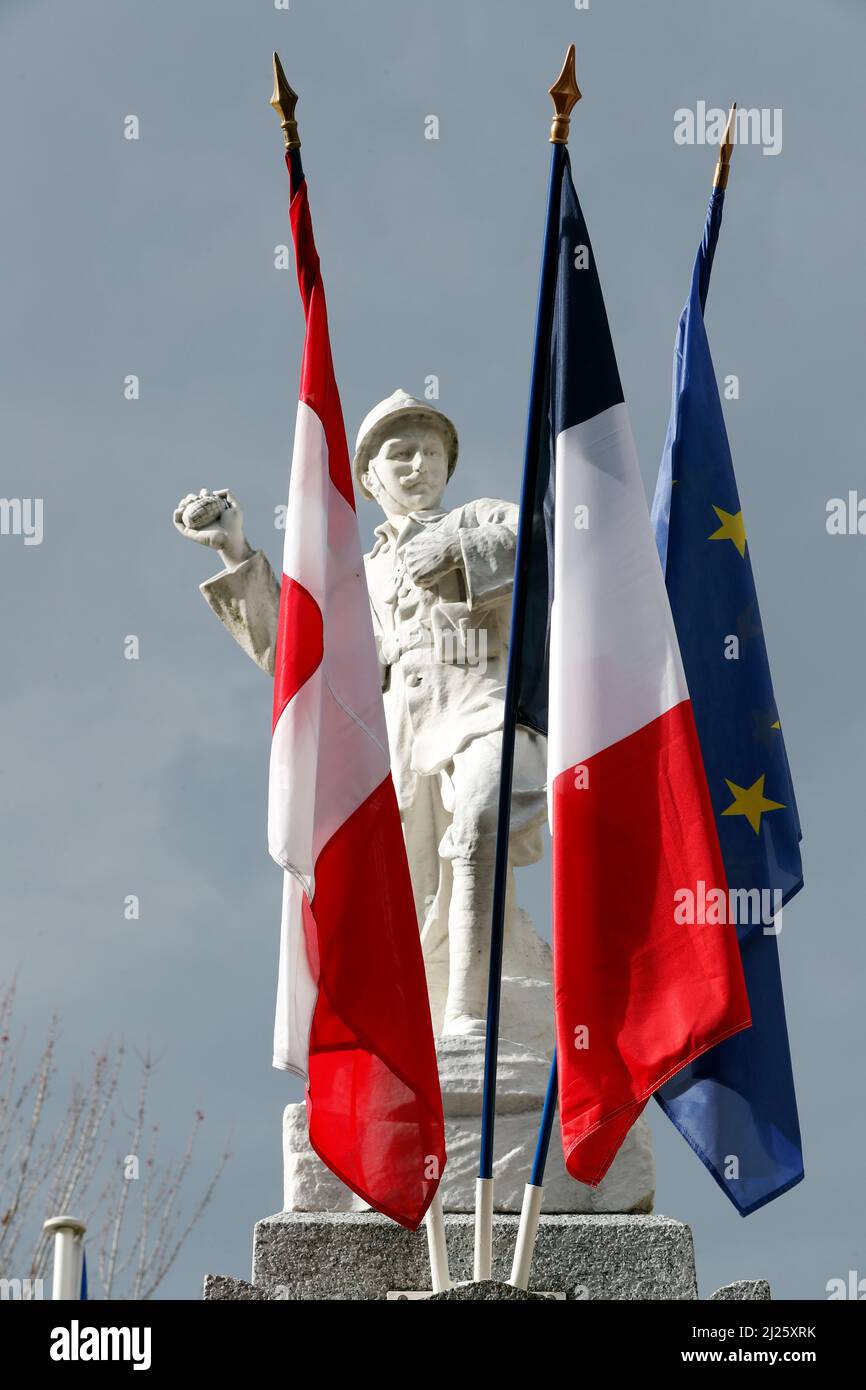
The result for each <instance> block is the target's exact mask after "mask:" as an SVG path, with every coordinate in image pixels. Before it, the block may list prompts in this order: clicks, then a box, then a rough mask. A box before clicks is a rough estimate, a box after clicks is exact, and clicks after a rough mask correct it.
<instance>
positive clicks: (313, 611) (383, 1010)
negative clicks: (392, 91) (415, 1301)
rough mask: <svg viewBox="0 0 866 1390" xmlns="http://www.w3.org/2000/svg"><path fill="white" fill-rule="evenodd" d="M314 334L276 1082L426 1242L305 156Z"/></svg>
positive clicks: (377, 731)
mask: <svg viewBox="0 0 866 1390" xmlns="http://www.w3.org/2000/svg"><path fill="white" fill-rule="evenodd" d="M287 163H288V166H289V175H290V185H291V206H290V219H291V225H292V235H293V238H294V243H295V255H296V260H297V269H298V281H299V284H300V290H301V299H302V301H303V306H304V314H305V320H306V337H305V342H304V355H303V364H302V368H301V386H300V401H299V404H298V416H297V425H296V429H295V444H294V453H293V458H292V471H291V481H290V486H289V503H288V513H287V519H286V537H285V551H284V559H283V579H282V587H281V594H280V618H279V629H278V637H277V647H276V658H275V666H276V670H275V681H274V720H273V742H272V746H271V765H270V787H269V800H268V839H269V848H270V852H271V855H272V856H273V858H274V859H275V860H276V861H277V863H278V864H279V865H281V867H282V868H283V869H284V870H285V877H284V892H283V914H282V929H281V949H280V974H279V984H278V996H277V1017H276V1026H275V1033H274V1065H275V1066H277V1067H280V1068H283V1069H285V1070H288V1071H293V1072H296V1073H297V1074H298V1075H299V1076H301V1077H303V1078H304V1080H305V1081H306V1083H307V1114H308V1120H309V1133H310V1142H311V1144H312V1146H313V1148H314V1149H315V1150H316V1152H317V1153H318V1154H319V1156H320V1158H321V1159H322V1160H323V1161H324V1162H325V1163H326V1164H327V1165H328V1167H329V1168H330V1169H331V1170H332V1171H333V1172H334V1173H336V1174H337V1176H338V1177H339V1178H341V1179H342V1180H343V1182H345V1183H346V1184H347V1186H348V1187H350V1188H351V1189H352V1190H353V1191H354V1192H356V1193H357V1194H358V1195H359V1196H360V1197H362V1198H363V1199H364V1201H366V1202H368V1203H369V1204H370V1205H371V1206H373V1207H375V1208H376V1209H377V1210H378V1211H380V1212H383V1213H384V1214H385V1215H386V1216H390V1217H391V1218H392V1219H393V1220H395V1221H398V1222H400V1224H401V1225H404V1226H408V1227H409V1228H410V1229H413V1230H414V1229H415V1227H417V1226H418V1224H419V1223H420V1222H421V1220H422V1218H423V1217H424V1214H425V1212H426V1210H427V1208H428V1207H429V1205H430V1203H431V1202H432V1200H433V1198H434V1196H435V1194H436V1189H437V1187H438V1184H439V1181H440V1179H441V1177H442V1172H443V1170H444V1167H445V1140H444V1121H443V1116H442V1098H441V1094H440V1089H439V1076H438V1071H437V1066H436V1051H435V1044H434V1040H433V1029H432V1024H431V1019H430V1005H429V1001H428V995H427V982H426V978H425V973H424V963H423V959H422V953H421V943H420V937H419V932H418V922H417V917H416V914H415V907H414V900H413V896H412V886H411V882H410V878H409V866H408V862H407V859H406V850H405V846H404V842H403V831H402V827H401V824H400V816H399V812H398V809H397V800H396V795H395V792H394V787H393V784H392V780H391V763H390V756H389V752H388V735H387V732H386V728H385V715H384V709H383V705H382V691H381V685H380V680H379V670H378V664H377V660H376V648H375V643H374V638H373V627H372V619H371V616H370V604H369V598H368V595H367V584H366V578H365V574H364V564H363V559H362V554H361V542H360V536H359V532H358V522H357V517H356V515H355V503H354V494H353V489H352V476H351V470H350V465H349V454H348V449H347V445H346V433H345V428H344V425H343V416H342V409H341V406H340V398H339V394H338V391H337V384H336V380H335V377H334V368H333V362H332V358H331V348H330V341H329V334H328V317H327V310H326V307H325V294H324V288H323V285H322V277H321V273H320V269H319V257H318V254H317V252H316V247H315V242H314V240H313V229H312V223H311V220H310V209H309V202H308V197H307V184H306V180H305V179H304V176H303V171H302V169H301V162H300V155H299V152H298V151H297V150H292V151H291V152H290V153H289V155H288V156H287Z"/></svg>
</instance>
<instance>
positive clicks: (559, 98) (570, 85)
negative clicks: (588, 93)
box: [548, 43, 581, 145]
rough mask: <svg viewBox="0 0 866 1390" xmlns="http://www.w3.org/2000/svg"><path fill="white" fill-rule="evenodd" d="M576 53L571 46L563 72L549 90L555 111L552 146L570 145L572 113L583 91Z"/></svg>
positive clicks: (571, 45) (551, 138) (551, 131)
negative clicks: (578, 76)
mask: <svg viewBox="0 0 866 1390" xmlns="http://www.w3.org/2000/svg"><path fill="white" fill-rule="evenodd" d="M574 53H575V49H574V44H573V43H572V44H569V46H568V52H567V53H566V55H565V62H564V63H563V65H562V72H561V73H560V74H559V76H558V77H557V79H556V81H555V82H554V84H553V86H552V87H549V88H548V91H549V93H550V99H551V101H552V102H553V110H554V117H553V122H552V124H551V127H550V143H551V144H552V145H567V144H568V128H569V125H570V124H571V113H572V111H573V110H574V108H575V106H576V105H577V103H578V102H579V101H580V98H581V90H580V88H579V87H578V85H577V74H576V72H575V68H574Z"/></svg>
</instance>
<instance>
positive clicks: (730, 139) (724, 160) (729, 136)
mask: <svg viewBox="0 0 866 1390" xmlns="http://www.w3.org/2000/svg"><path fill="white" fill-rule="evenodd" d="M736 119H737V103H736V102H735V101H733V102H731V109H730V112H729V114H728V123H727V125H726V126H725V133H724V135H723V136H722V143H721V145H720V146H719V158H718V161H717V163H716V170H715V173H714V174H713V188H718V189H719V190H720V192H724V191H725V189H726V188H727V186H728V177H729V175H730V172H731V155H732V154H733V152H734V124H735V122H736Z"/></svg>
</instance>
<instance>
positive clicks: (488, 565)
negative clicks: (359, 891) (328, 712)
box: [175, 391, 546, 1035]
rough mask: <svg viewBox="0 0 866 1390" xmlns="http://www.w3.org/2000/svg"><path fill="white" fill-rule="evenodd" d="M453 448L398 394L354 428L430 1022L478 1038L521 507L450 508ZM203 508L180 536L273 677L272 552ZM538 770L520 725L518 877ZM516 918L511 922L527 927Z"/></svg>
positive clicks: (532, 833) (540, 812)
mask: <svg viewBox="0 0 866 1390" xmlns="http://www.w3.org/2000/svg"><path fill="white" fill-rule="evenodd" d="M457 451H458V442H457V431H456V430H455V428H454V426H453V424H452V423H451V421H450V420H449V419H448V418H447V417H446V416H445V415H443V414H442V413H441V412H440V411H438V410H436V409H434V408H433V406H431V405H430V404H428V403H427V402H426V401H422V400H418V399H416V398H415V397H413V396H410V395H407V393H406V392H405V391H395V392H394V394H393V395H392V396H390V397H389V398H388V399H387V400H385V401H382V402H381V403H380V404H379V405H377V406H376V407H375V408H374V409H373V410H372V411H371V412H370V414H369V415H368V416H367V418H366V419H365V420H364V422H363V424H362V425H361V429H360V431H359V434H358V441H357V446H356V452H355V460H354V473H355V479H356V482H357V484H358V487H359V489H360V491H361V492H362V493H363V495H364V496H366V497H368V498H373V499H375V500H376V501H377V502H378V503H379V505H380V506H381V508H382V510H383V512H384V513H385V520H384V521H383V522H382V524H381V525H380V526H378V527H377V528H376V541H375V544H374V546H373V549H372V550H371V551H370V553H369V554H368V555H367V556H365V563H366V571H367V584H368V588H369V592H370V604H371V607H372V612H373V627H374V632H375V636H376V646H377V651H378V656H379V665H380V671H381V678H382V690H383V697H384V703H385V715H386V720H387V725H388V737H389V742H390V749H391V762H392V770H393V776H394V783H395V786H396V789H397V798H398V802H399V806H400V814H401V817H402V821H403V827H404V832H405V837H406V847H407V853H408V858H409V865H410V869H411V873H412V881H413V887H414V892H415V904H416V909H417V912H418V919H419V923H420V924H421V932H422V941H423V944H424V951H425V959H426V961H427V966H428V978H429V981H430V987H431V1004H432V1006H433V1010H434V1021H435V1023H436V1024H437V1031H438V1032H439V1033H443V1034H449V1035H450V1034H463V1033H469V1034H473V1033H475V1034H477V1033H481V1032H483V1029H484V1016H485V1009H486V999H487V966H488V955H489V937H490V919H491V910H492V896H493V860H494V852H495V845H496V818H497V798H498V788H499V761H500V752H501V742H502V737H501V730H502V717H503V708H504V706H503V697H504V687H505V677H506V670H507V663H508V634H509V625H510V617H511V589H512V582H513V575H514V551H515V544H516V538H517V507H516V506H514V505H513V504H512V503H508V502H500V501H494V500H490V499H486V498H485V499H481V500H480V501H477V502H470V503H468V504H466V505H465V506H462V507H457V508H455V509H454V510H452V511H448V510H446V509H444V508H443V507H442V499H443V494H444V491H445V486H446V483H447V482H448V480H449V478H450V477H451V475H452V473H453V472H454V468H455V465H456V463H457ZM208 496H212V495H210V494H206V493H202V494H201V495H200V497H199V498H196V497H194V496H192V495H191V496H189V497H186V498H184V499H183V501H182V502H181V503H180V504H179V506H178V508H177V511H176V513H175V524H176V526H177V527H178V529H179V530H180V531H181V532H182V533H183V534H184V535H186V536H189V537H190V538H191V539H193V540H196V541H198V542H200V543H203V544H206V545H210V546H212V547H213V548H215V549H216V550H218V551H219V552H220V554H221V556H222V559H223V563H224V566H225V569H224V571H223V573H222V574H219V575H216V576H215V577H214V578H213V579H209V580H207V581H206V582H205V583H204V584H202V585H201V591H202V593H203V594H204V596H205V598H206V599H207V601H208V603H209V604H210V606H211V608H212V609H213V611H214V612H215V613H216V615H217V617H219V619H220V620H221V621H222V622H223V623H224V624H225V625H226V627H227V628H228V629H229V631H230V632H231V633H232V634H233V636H234V637H235V638H236V639H237V641H238V642H239V643H240V645H241V646H242V647H243V648H244V650H245V651H247V652H248V653H249V655H250V656H252V657H253V659H254V660H255V661H256V662H257V663H258V664H259V665H260V666H261V667H262V668H263V669H264V670H265V671H269V672H271V673H273V663H274V645H275V641H276V631H277V613H278V608H279V586H278V583H277V580H276V578H275V576H274V573H273V570H272V569H271V566H270V565H269V563H268V561H267V559H266V558H265V556H264V554H263V553H262V552H261V551H257V552H253V551H252V549H251V547H250V546H249V544H248V542H247V540H246V537H245V536H244V532H243V517H242V514H241V511H240V508H239V507H238V504H237V501H236V500H235V498H234V497H233V496H232V494H231V493H229V492H228V491H224V492H222V493H220V494H218V497H219V503H220V506H221V508H222V509H221V510H220V511H219V513H218V515H217V516H216V518H215V519H214V520H213V522H212V524H210V525H205V526H201V524H200V522H201V519H202V511H204V519H205V520H207V519H208V517H209V516H210V515H211V512H212V511H213V510H214V504H213V503H212V502H211V503H210V504H206V502H205V500H204V499H206V498H207V497H208ZM196 512H198V513H199V515H196ZM185 518H186V519H185ZM196 522H198V523H199V524H198V526H197V525H196ZM545 759H546V750H545V742H544V740H543V739H542V738H541V737H540V736H539V735H537V734H535V733H533V732H531V731H530V730H528V729H519V730H518V733H517V742H516V748H515V767H514V783H513V788H514V789H513V796H512V814H511V840H510V854H511V862H512V864H515V865H520V864H528V863H532V862H534V861H535V860H537V859H539V858H540V857H541V853H542V841H541V826H542V824H543V822H544V819H545V810H546V807H545V787H544V783H545ZM511 906H512V911H511V913H510V923H509V925H511V926H512V929H514V923H515V922H516V923H518V927H517V929H519V928H520V923H521V919H519V918H518V917H517V916H516V914H515V913H514V910H513V903H512V905H511ZM533 935H534V933H533ZM443 967H447V969H443ZM446 974H447V983H446ZM443 993H444V1000H443V998H442V996H443Z"/></svg>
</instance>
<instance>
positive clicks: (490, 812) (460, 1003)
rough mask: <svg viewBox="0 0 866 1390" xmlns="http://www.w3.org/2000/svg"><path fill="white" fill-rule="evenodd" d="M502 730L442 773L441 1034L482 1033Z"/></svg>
mask: <svg viewBox="0 0 866 1390" xmlns="http://www.w3.org/2000/svg"><path fill="white" fill-rule="evenodd" d="M500 756H501V735H499V734H497V733H493V734H486V735H484V736H483V737H481V738H477V739H473V741H472V742H471V743H470V744H469V745H468V746H467V747H466V748H464V749H462V750H461V751H460V752H459V753H457V754H456V755H455V757H454V760H453V762H452V763H451V764H449V766H448V768H447V769H446V770H445V771H444V772H443V773H442V774H441V778H440V782H441V788H442V801H443V804H444V806H445V808H446V809H447V810H448V812H449V813H450V816H451V824H450V825H449V827H448V830H447V832H446V834H445V835H444V837H443V839H442V842H441V844H440V846H439V853H440V854H441V855H442V857H443V858H444V859H448V860H450V862H451V873H452V887H451V903H450V908H449V912H448V996H447V999H446V1004H445V1020H444V1025H443V1033H445V1034H455V1033H464V1034H465V1033H483V1031H484V1020H485V1017H486V1013H487V974H488V963H489V960H490V916H491V911H492V906H493V866H494V858H495V853H496V820H497V808H498V785H499V764H500Z"/></svg>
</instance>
